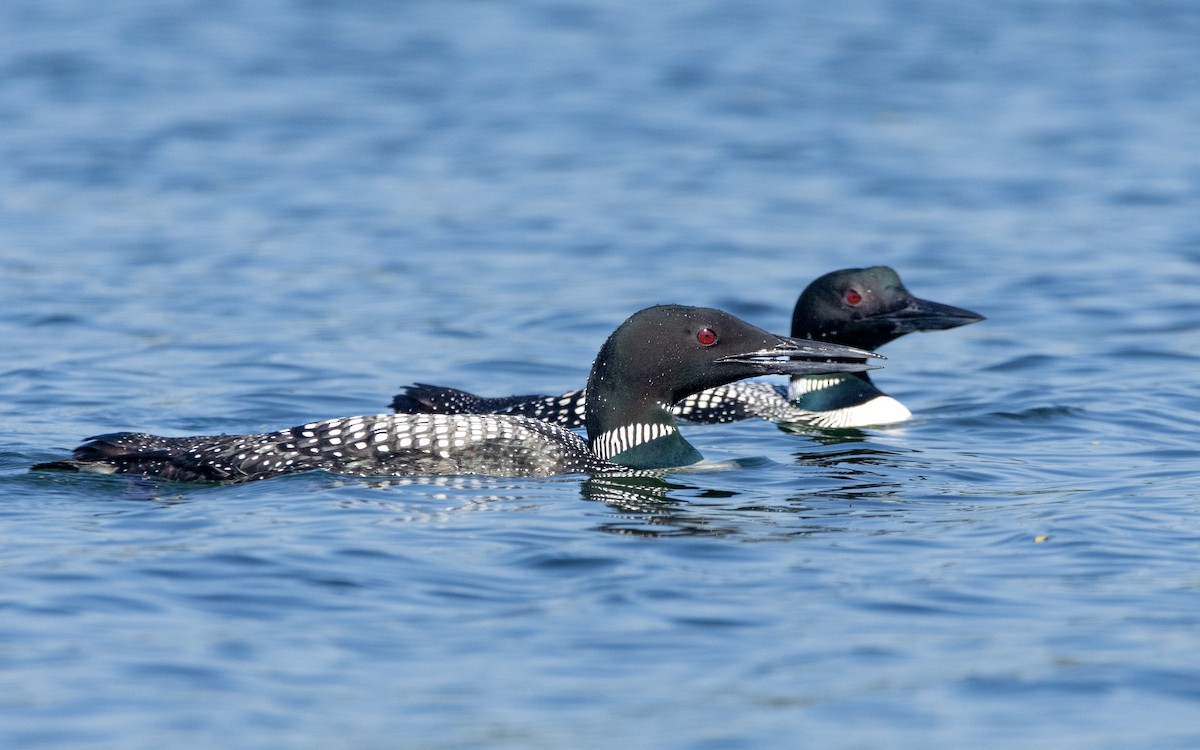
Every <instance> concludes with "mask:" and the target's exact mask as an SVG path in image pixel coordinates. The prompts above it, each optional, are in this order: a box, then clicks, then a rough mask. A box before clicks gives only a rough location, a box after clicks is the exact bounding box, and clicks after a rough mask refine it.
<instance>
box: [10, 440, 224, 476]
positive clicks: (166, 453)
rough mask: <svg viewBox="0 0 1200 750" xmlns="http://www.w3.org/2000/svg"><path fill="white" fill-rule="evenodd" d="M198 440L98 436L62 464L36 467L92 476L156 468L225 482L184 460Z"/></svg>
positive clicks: (219, 473)
mask: <svg viewBox="0 0 1200 750" xmlns="http://www.w3.org/2000/svg"><path fill="white" fill-rule="evenodd" d="M195 442H197V441H196V439H195V438H164V437H160V436H158V435H148V434H145V433H140V432H113V433H109V434H107V435H96V436H95V437H90V438H88V439H87V441H86V442H85V443H84V444H83V445H80V446H79V447H78V448H76V449H75V450H74V451H72V452H71V457H70V458H69V459H66V460H62V461H49V462H46V463H40V464H34V465H33V467H31V468H32V469H33V470H34V471H74V472H84V473H89V474H128V473H138V472H141V471H143V470H148V469H151V468H153V469H155V470H156V471H158V472H159V473H161V474H162V475H163V476H166V477H168V478H171V479H187V480H200V481H221V480H225V479H228V478H229V476H228V473H227V472H223V471H220V470H217V469H214V468H212V467H204V466H189V465H185V464H184V463H183V462H181V461H180V455H179V451H180V449H183V450H186V449H188V448H190V447H191V445H192V444H193V443H195Z"/></svg>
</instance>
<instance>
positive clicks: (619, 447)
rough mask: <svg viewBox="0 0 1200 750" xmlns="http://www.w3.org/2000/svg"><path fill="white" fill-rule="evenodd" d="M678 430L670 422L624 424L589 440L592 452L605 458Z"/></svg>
mask: <svg viewBox="0 0 1200 750" xmlns="http://www.w3.org/2000/svg"><path fill="white" fill-rule="evenodd" d="M678 432H679V430H677V429H675V425H672V424H651V423H638V424H626V425H621V426H620V427H616V428H614V429H611V430H609V431H608V432H604V433H601V434H599V435H597V436H596V437H595V439H593V440H592V441H591V448H592V452H593V453H595V454H596V455H597V456H599V457H600V458H603V459H606V460H607V459H610V458H612V457H613V456H615V455H617V454H618V453H624V452H625V451H627V450H629V449H630V448H632V447H634V446H637V445H641V444H642V443H648V442H650V441H651V440H656V439H658V438H660V437H666V436H667V435H674V434H677V433H678Z"/></svg>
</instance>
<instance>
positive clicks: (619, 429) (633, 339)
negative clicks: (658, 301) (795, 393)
mask: <svg viewBox="0 0 1200 750" xmlns="http://www.w3.org/2000/svg"><path fill="white" fill-rule="evenodd" d="M873 358H879V355H877V354H872V353H870V352H866V351H862V350H860V349H854V348H851V347H848V346H843V345H840V344H836V343H830V342H820V341H811V340H806V339H793V338H786V337H783V336H776V335H775V334H772V333H768V332H767V331H764V330H762V329H761V328H757V327H755V326H753V325H750V324H749V323H747V322H745V321H744V320H741V319H739V318H736V317H734V316H733V315H730V314H729V313H726V312H722V311H720V310H714V309H711V308H703V307H685V306H682V305H660V306H657V307H650V308H647V309H645V310H642V311H640V312H637V313H635V314H634V315H633V316H631V317H630V318H629V319H628V320H626V321H625V322H624V323H622V324H621V326H620V327H618V328H617V330H616V331H614V332H613V333H612V335H611V336H609V337H608V340H607V341H606V342H605V343H604V346H603V347H601V349H600V353H599V354H598V355H597V356H596V361H595V363H593V365H592V372H591V375H590V376H589V378H588V385H587V395H586V403H587V415H586V424H587V431H588V438H589V442H590V443H591V445H592V447H593V449H594V450H596V452H597V453H598V454H599V455H601V457H603V458H607V459H609V460H612V461H614V462H617V463H624V464H625V465H628V466H635V467H638V468H656V467H661V466H680V465H684V464H687V463H692V462H694V461H695V460H698V459H699V454H698V453H696V451H695V449H694V448H692V447H691V446H690V445H688V444H687V443H686V441H684V440H683V439H682V438H681V437H679V436H678V433H677V432H676V431H675V428H674V419H673V418H672V416H671V413H670V407H671V406H672V405H673V404H674V403H675V402H677V401H679V400H681V399H683V398H685V397H687V396H690V395H692V394H693V393H698V392H700V391H702V390H705V389H707V388H714V387H716V386H719V385H725V384H726V383H732V382H734V381H736V380H742V379H743V378H749V377H754V376H756V375H808V374H815V373H826V372H862V371H864V370H869V369H874V366H873V365H869V364H867V361H868V360H869V359H873ZM627 428H628V429H627ZM606 436H607V437H606ZM613 436H615V437H613ZM650 444H653V445H650ZM647 446H649V447H647Z"/></svg>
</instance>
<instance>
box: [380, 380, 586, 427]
mask: <svg viewBox="0 0 1200 750" xmlns="http://www.w3.org/2000/svg"><path fill="white" fill-rule="evenodd" d="M583 396H584V389H583V388H580V389H579V390H576V391H569V392H567V393H564V394H562V395H561V396H501V397H500V398H484V397H483V396H477V395H475V394H474V393H468V392H467V391H460V390H458V389H457V388H446V387H444V386H439V385H429V384H428V383H414V384H413V385H409V386H405V387H404V389H403V391H402V392H401V393H398V394H396V396H395V397H394V398H392V403H391V404H390V406H391V408H392V409H393V410H394V411H395V412H396V413H398V414H511V415H514V416H519V417H530V418H531V419H540V420H542V421H544V422H552V423H554V424H557V425H561V426H563V427H567V428H575V427H583V420H584V414H585V402H584V397H583Z"/></svg>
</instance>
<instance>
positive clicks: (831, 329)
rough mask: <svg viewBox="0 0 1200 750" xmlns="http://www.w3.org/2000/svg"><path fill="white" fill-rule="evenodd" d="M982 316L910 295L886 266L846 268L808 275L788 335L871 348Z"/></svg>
mask: <svg viewBox="0 0 1200 750" xmlns="http://www.w3.org/2000/svg"><path fill="white" fill-rule="evenodd" d="M980 320H984V317H983V316H982V315H980V314H979V313H975V312H971V311H970V310H964V309H963V308H961V307H953V306H951V305H944V304H942V303H940V302H931V301H929V300H923V299H919V298H917V297H914V296H913V295H912V293H911V292H909V291H908V290H907V289H905V288H904V283H903V282H902V281H900V275H899V274H897V273H896V272H895V271H894V270H892V269H891V268H888V267H887V266H873V267H871V268H846V269H843V270H841V271H833V272H832V273H827V274H825V275H824V276H821V277H820V278H818V279H816V280H815V281H813V282H812V283H811V284H809V285H808V287H807V288H806V289H805V290H804V291H803V292H801V294H800V298H799V299H797V300H796V308H795V310H794V311H793V312H792V335H793V336H796V337H799V338H809V339H814V340H816V341H830V342H836V343H840V344H847V345H850V346H858V347H862V348H863V349H876V348H878V347H880V346H883V345H884V344H886V343H888V342H889V341H894V340H895V339H898V338H900V337H901V336H903V335H905V334H906V333H913V332H914V331H941V330H945V329H947V328H957V327H958V326H963V325H967V324H968V323H976V322H978V321H980Z"/></svg>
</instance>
